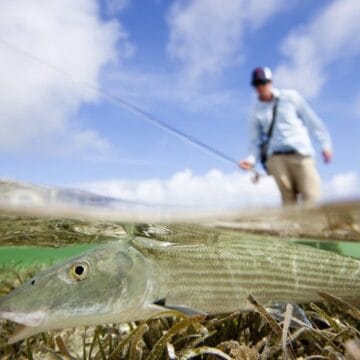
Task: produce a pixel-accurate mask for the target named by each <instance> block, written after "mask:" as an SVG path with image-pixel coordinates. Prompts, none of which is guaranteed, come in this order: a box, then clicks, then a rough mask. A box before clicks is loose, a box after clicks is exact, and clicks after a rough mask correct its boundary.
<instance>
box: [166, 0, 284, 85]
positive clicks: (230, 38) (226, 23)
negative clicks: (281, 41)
mask: <svg viewBox="0 0 360 360" xmlns="http://www.w3.org/2000/svg"><path fill="white" fill-rule="evenodd" d="M284 4H285V1H283V0H269V1H260V0H255V1H254V0H222V1H219V0H195V1H176V2H175V4H174V5H173V6H172V7H171V10H170V12H169V14H168V18H167V20H168V24H169V26H170V39H169V43H168V52H169V54H170V56H171V57H172V58H174V59H176V60H179V61H180V63H181V64H182V65H183V67H184V71H185V74H186V77H187V79H188V80H191V81H194V80H197V79H198V78H199V77H201V76H202V75H204V74H206V75H213V74H218V73H220V72H221V71H222V70H224V69H225V68H226V67H228V66H232V65H235V64H237V63H239V61H241V57H242V38H243V35H244V31H245V30H246V26H249V27H254V28H257V27H259V26H261V25H263V24H264V23H265V22H266V20H267V19H268V18H269V17H270V16H271V15H273V14H274V13H275V12H276V11H278V10H280V9H281V8H282V7H283V6H284Z"/></svg>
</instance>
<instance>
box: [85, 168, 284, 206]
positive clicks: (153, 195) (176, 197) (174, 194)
mask: <svg viewBox="0 0 360 360" xmlns="http://www.w3.org/2000/svg"><path fill="white" fill-rule="evenodd" d="M82 188H85V189H87V190H90V191H93V192H95V193H99V194H103V195H107V196H114V197H118V198H122V199H129V200H134V201H139V202H149V203H158V204H169V205H181V206H198V207H207V206H209V207H213V208H222V207H225V206H249V205H253V206H255V205H270V204H274V203H277V202H278V201H279V196H278V193H277V190H276V186H275V184H274V182H273V180H272V179H271V178H270V177H267V178H264V179H262V180H261V181H260V183H259V184H257V185H254V184H253V183H252V182H251V181H250V177H249V175H247V174H244V173H243V172H240V171H236V172H233V173H228V174H224V173H222V172H221V171H219V170H211V171H209V172H208V173H206V174H205V175H194V174H193V173H192V172H191V170H184V171H180V172H177V173H175V174H174V175H173V176H171V177H170V178H169V179H165V180H160V179H149V180H143V181H126V180H109V181H100V182H94V183H89V184H85V185H83V186H82Z"/></svg>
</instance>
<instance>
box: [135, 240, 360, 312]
mask: <svg viewBox="0 0 360 360" xmlns="http://www.w3.org/2000/svg"><path fill="white" fill-rule="evenodd" d="M146 240H147V243H146V242H142V241H140V242H138V241H137V240H136V239H135V241H134V244H135V247H137V248H138V250H140V251H141V252H142V253H143V254H144V255H145V256H146V257H147V258H148V259H150V260H151V261H152V262H153V263H154V264H155V266H154V269H155V272H156V279H157V282H158V286H159V288H160V289H161V296H162V297H164V298H166V303H167V304H168V305H174V306H184V307H189V308H191V309H196V310H201V311H205V312H208V313H219V312H231V311H236V310H239V309H248V308H249V304H248V302H247V297H248V295H249V294H251V295H253V296H254V297H256V298H257V299H258V300H259V301H260V302H261V303H263V304H264V305H270V304H272V303H276V302H293V303H303V302H309V301H316V300H319V299H320V296H319V295H318V291H325V292H329V293H332V294H334V295H340V296H341V297H342V298H349V299H350V298H351V299H354V298H357V297H358V295H359V290H360V281H359V280H360V261H358V260H355V259H352V258H348V257H344V256H341V255H338V254H335V253H332V252H329V251H324V250H319V249H315V248H311V247H308V246H303V245H297V244H289V243H287V242H286V241H277V240H270V239H266V240H264V241H261V240H253V239H251V240H247V239H237V240H234V239H231V238H229V239H228V240H227V241H225V240H224V241H219V242H217V243H212V244H208V245H206V244H200V245H176V244H172V245H169V243H167V245H166V246H163V245H162V244H161V242H156V241H155V242H151V241H150V242H149V239H146Z"/></svg>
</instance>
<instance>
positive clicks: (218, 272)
mask: <svg viewBox="0 0 360 360" xmlns="http://www.w3.org/2000/svg"><path fill="white" fill-rule="evenodd" d="M359 290H360V261H358V260H356V259H352V258H348V257H344V256H341V255H338V254H335V253H332V252H329V251H324V250H319V249H315V248H311V247H308V246H304V245H297V244H292V243H287V242H285V241H282V240H274V239H266V240H262V239H258V240H254V239H246V238H243V237H236V236H232V237H228V238H226V237H225V238H223V239H222V238H220V239H217V240H216V241H211V242H209V243H202V242H199V243H195V244H177V243H172V242H164V241H158V240H155V239H149V238H145V237H129V238H128V239H124V240H119V241H116V242H111V243H108V244H104V245H101V246H99V247H97V248H94V249H92V250H88V251H86V252H85V253H83V254H82V255H80V256H77V257H74V258H72V259H70V260H68V261H66V262H65V263H63V264H60V265H56V266H53V267H50V268H49V269H47V270H45V271H43V272H40V273H39V274H38V275H36V276H34V277H33V278H31V279H29V280H28V281H27V282H26V283H24V284H22V285H21V286H19V287H18V288H17V289H15V290H14V291H12V292H11V293H9V294H8V295H6V296H4V297H2V298H0V318H2V319H7V320H11V321H14V322H16V323H18V324H21V325H23V326H22V327H20V329H19V330H18V331H17V332H16V333H15V334H14V335H13V336H12V337H11V338H10V340H9V342H10V343H13V342H16V341H19V340H21V339H24V338H26V337H28V336H31V335H34V334H37V333H39V332H42V331H45V330H50V329H59V328H65V327H74V326H83V325H96V324H104V323H114V322H119V323H120V322H126V321H134V320H141V319H145V318H147V317H149V316H151V315H154V314H156V313H158V312H161V311H163V310H165V309H166V308H175V309H181V310H184V311H186V310H187V309H188V310H189V311H190V310H191V311H195V312H203V313H208V314H214V313H227V312H233V311H237V310H249V309H250V304H249V303H248V301H247V298H248V296H249V295H250V294H251V295H252V296H254V297H255V298H256V299H257V300H258V301H260V302H261V303H262V304H263V305H266V306H270V305H271V304H274V303H279V302H283V303H287V302H290V303H305V302H310V301H317V300H320V297H319V295H318V292H319V291H325V292H328V293H332V294H335V295H339V296H341V297H342V298H344V299H349V300H353V299H357V298H358V295H359Z"/></svg>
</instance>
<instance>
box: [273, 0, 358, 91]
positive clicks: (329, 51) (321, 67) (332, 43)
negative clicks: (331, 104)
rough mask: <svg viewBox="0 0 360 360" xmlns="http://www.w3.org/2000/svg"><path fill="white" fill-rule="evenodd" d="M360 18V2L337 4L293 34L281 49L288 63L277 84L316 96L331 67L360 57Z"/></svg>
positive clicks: (279, 72)
mask: <svg viewBox="0 0 360 360" xmlns="http://www.w3.org/2000/svg"><path fill="white" fill-rule="evenodd" d="M359 18H360V2H359V1H354V0H336V1H332V2H331V3H330V4H329V5H328V6H326V7H325V8H324V9H323V11H322V12H320V13H319V14H318V15H317V16H315V17H314V18H313V19H312V20H311V21H310V22H309V23H308V24H307V25H305V26H301V27H299V28H297V29H295V30H294V31H292V32H291V33H290V35H289V36H288V37H287V38H286V39H285V41H284V42H283V44H282V47H281V50H282V53H283V54H284V56H285V58H286V60H285V61H284V62H283V63H282V64H280V66H279V67H278V68H277V69H276V72H275V80H276V82H277V84H279V85H280V86H285V87H296V88H298V89H299V90H302V91H303V93H304V94H306V95H307V96H309V97H312V96H316V95H317V94H318V93H319V92H320V90H321V88H322V87H323V85H324V84H325V82H326V79H327V73H326V66H327V65H329V64H331V63H333V62H335V61H337V60H339V59H341V58H346V57H350V56H354V55H359V54H360V37H359V36H357V34H359V33H360V21H359Z"/></svg>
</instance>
